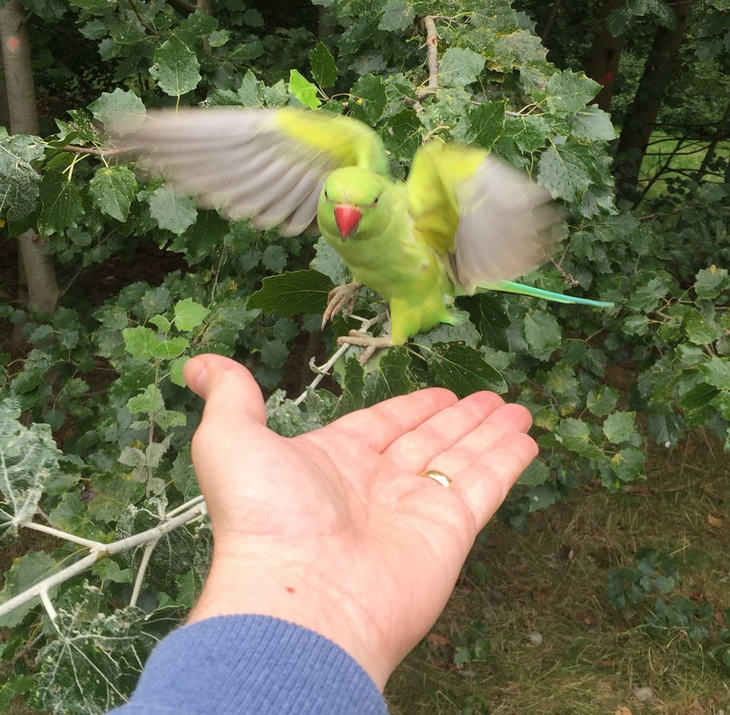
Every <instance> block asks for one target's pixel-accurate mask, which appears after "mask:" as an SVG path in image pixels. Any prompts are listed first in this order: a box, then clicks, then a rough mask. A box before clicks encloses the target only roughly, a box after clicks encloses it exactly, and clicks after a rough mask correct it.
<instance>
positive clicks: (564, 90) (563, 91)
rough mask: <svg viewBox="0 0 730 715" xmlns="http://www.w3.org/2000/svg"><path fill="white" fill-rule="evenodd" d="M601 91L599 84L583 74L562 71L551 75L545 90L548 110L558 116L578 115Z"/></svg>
mask: <svg viewBox="0 0 730 715" xmlns="http://www.w3.org/2000/svg"><path fill="white" fill-rule="evenodd" d="M600 89H601V85H600V84H598V82H595V81H594V80H592V79H590V78H589V77H586V76H585V74H583V72H580V73H576V72H573V71H572V70H562V71H558V72H555V73H554V74H553V75H551V77H550V79H549V80H548V83H547V86H546V88H545V96H546V99H547V104H548V108H549V109H550V111H551V112H552V113H553V114H555V115H556V116H567V115H570V114H577V113H578V112H580V111H581V110H583V109H585V106H586V104H588V102H590V101H591V100H592V99H593V98H594V97H595V96H596V95H597V94H598V92H599V90H600Z"/></svg>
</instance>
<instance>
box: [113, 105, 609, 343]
mask: <svg viewBox="0 0 730 715" xmlns="http://www.w3.org/2000/svg"><path fill="white" fill-rule="evenodd" d="M125 143H126V144H127V145H128V147H129V148H130V150H134V151H136V152H138V153H139V154H140V155H141V157H142V162H143V163H145V164H147V165H148V166H151V167H153V168H157V169H161V170H163V171H164V172H165V174H166V176H167V178H168V180H169V181H172V182H173V183H174V184H176V185H177V186H179V187H180V188H182V189H184V190H185V191H188V192H190V193H194V194H195V195H196V196H197V197H198V199H199V200H200V201H201V203H203V204H204V205H208V206H211V207H215V208H219V209H220V210H221V211H222V212H223V213H224V214H226V215H227V216H229V217H230V218H232V219H238V218H243V217H246V218H248V219H250V220H251V222H252V223H253V224H254V225H255V226H258V227H260V228H272V227H274V226H276V227H278V229H279V231H280V232H281V233H282V234H284V235H296V234H298V233H301V232H303V231H305V230H313V229H315V228H318V229H319V231H320V232H321V233H322V235H323V236H324V238H325V239H326V240H327V242H328V243H329V244H330V245H331V246H332V247H333V248H335V250H336V251H337V252H338V253H339V254H340V255H341V256H342V259H343V260H344V262H345V263H346V264H347V266H348V267H349V268H350V270H351V272H352V275H353V277H354V279H355V280H356V281H358V282H360V283H364V284H365V285H367V286H368V287H370V288H371V289H372V290H374V291H376V292H377V293H379V294H380V295H381V296H382V297H383V298H385V299H387V300H388V301H389V304H390V313H391V344H402V343H404V342H405V341H406V340H407V339H408V338H409V337H410V336H411V335H413V334H415V333H418V332H423V331H426V330H429V329H431V328H432V327H434V326H435V325H436V324H438V323H439V322H450V323H454V322H458V318H456V317H455V315H454V313H453V311H452V305H453V300H454V297H455V296H457V295H463V294H472V293H474V292H476V291H478V290H484V289H489V288H491V289H496V290H506V291H509V292H522V293H526V294H528V295H534V296H538V297H542V298H547V299H549V300H559V301H561V302H581V303H587V304H589V305H601V306H605V305H610V304H608V303H599V302H597V301H588V300H586V299H578V298H571V297H569V296H563V295H561V294H556V293H550V292H548V291H541V290H539V289H536V288H531V287H530V286H522V285H521V284H519V283H513V282H512V281H511V280H510V279H511V278H515V277H517V276H519V275H521V274H524V273H526V272H527V271H529V270H531V269H532V268H533V267H535V266H537V265H539V264H540V263H541V262H543V260H544V259H545V258H546V249H547V248H548V247H549V245H550V227H551V225H552V223H554V221H555V219H556V214H555V212H554V211H553V210H552V209H551V208H550V206H549V196H548V195H547V193H546V192H545V191H544V190H543V189H541V188H539V187H538V186H537V185H536V184H534V183H533V182H532V181H530V180H529V179H528V178H527V177H526V176H524V175H522V174H521V173H520V172H518V171H517V170H515V169H513V168H511V167H508V166H506V165H505V164H503V163H502V162H501V161H499V160H497V159H495V158H493V157H491V156H489V155H488V154H487V153H486V152H485V151H483V150H482V149H479V148H475V147H466V146H460V145H456V144H443V143H441V142H438V141H435V142H431V143H429V144H426V145H424V146H423V147H421V148H420V149H419V150H418V152H417V153H416V156H415V157H414V160H413V164H412V166H411V171H410V174H409V177H408V181H407V182H405V183H404V182H396V181H393V180H392V179H391V178H390V176H389V174H388V170H387V167H388V161H387V156H386V153H385V149H384V147H383V144H382V142H381V141H380V138H379V137H378V135H377V134H376V133H375V132H374V131H372V130H371V129H370V128H369V127H367V126H365V125H364V124H362V123H361V122H358V121H357V120H354V119H351V118H349V117H343V116H338V115H332V114H328V113H326V112H311V111H306V110H298V109H289V108H284V109H276V110H234V109H228V110H225V109H217V110H187V111H182V112H179V113H175V112H169V111H168V112H158V113H154V114H153V115H151V116H150V117H149V118H148V119H147V121H146V122H145V123H144V124H143V125H142V127H141V128H140V129H139V130H138V131H137V132H136V133H135V134H134V135H133V136H132V137H131V138H127V139H126V140H125Z"/></svg>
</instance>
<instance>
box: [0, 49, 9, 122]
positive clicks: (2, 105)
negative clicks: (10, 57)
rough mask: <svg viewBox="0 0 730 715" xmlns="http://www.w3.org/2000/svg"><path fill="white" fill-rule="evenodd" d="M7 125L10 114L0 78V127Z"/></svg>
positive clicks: (0, 72)
mask: <svg viewBox="0 0 730 715" xmlns="http://www.w3.org/2000/svg"><path fill="white" fill-rule="evenodd" d="M3 76H4V72H3V54H2V52H0V77H3ZM9 126H10V114H9V113H8V95H7V93H6V92H5V82H3V81H2V80H0V127H6V128H8V127H9Z"/></svg>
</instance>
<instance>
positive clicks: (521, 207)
mask: <svg viewBox="0 0 730 715" xmlns="http://www.w3.org/2000/svg"><path fill="white" fill-rule="evenodd" d="M408 201H409V208H410V212H411V217H412V219H413V226H414V233H415V235H416V237H417V238H418V239H419V240H421V241H423V242H425V243H426V244H428V245H429V246H431V247H432V248H433V249H434V250H435V251H436V252H437V253H438V254H439V255H441V257H442V260H443V262H444V265H446V266H447V270H448V271H449V273H450V275H451V278H452V279H453V280H454V282H455V283H456V284H457V285H458V286H459V288H460V289H461V290H462V291H464V292H465V293H467V294H471V293H473V292H474V291H475V290H476V289H477V287H480V286H481V287H486V286H488V285H489V284H493V283H497V282H498V281H501V280H506V279H510V278H516V277H517V276H520V275H522V274H524V273H527V272H528V271H530V270H531V269H533V268H535V267H536V266H538V265H539V264H540V263H542V262H544V260H545V259H546V258H547V251H548V248H549V246H550V243H551V239H550V233H551V232H550V227H551V225H552V224H553V223H555V221H556V220H557V218H558V214H557V212H556V211H555V210H554V209H553V208H552V207H551V206H550V205H549V203H548V202H549V201H550V196H549V194H548V193H547V192H546V191H545V190H544V189H543V188H541V187H540V186H538V185H537V184H536V183H534V182H533V181H531V180H530V179H529V178H528V177H527V176H525V175H524V174H522V173H521V172H519V171H517V170H516V169H514V168H512V167H511V166H508V165H507V164H505V163H503V162H502V161H500V160H499V159H497V158H495V157H492V156H489V155H488V154H487V152H485V151H483V150H482V149H477V148H474V147H466V146H460V145H458V144H442V143H440V142H432V143H430V144H426V145H425V146H423V147H421V148H420V149H419V150H418V152H417V153H416V156H415V158H414V160H413V165H412V167H411V173H410V175H409V177H408Z"/></svg>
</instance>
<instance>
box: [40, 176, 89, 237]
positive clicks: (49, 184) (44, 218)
mask: <svg viewBox="0 0 730 715" xmlns="http://www.w3.org/2000/svg"><path fill="white" fill-rule="evenodd" d="M40 199H41V212H40V215H39V216H38V230H39V231H40V232H41V234H42V235H44V236H49V235H51V234H53V233H63V231H65V230H66V229H67V228H68V227H69V226H73V225H74V224H75V223H76V222H77V221H78V220H79V219H80V218H81V216H82V215H83V213H84V204H83V201H82V200H81V192H80V191H79V187H78V186H77V185H76V184H75V183H74V182H72V181H67V180H66V177H65V176H63V175H62V174H56V173H49V174H45V175H44V176H43V180H42V181H41V185H40Z"/></svg>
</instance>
